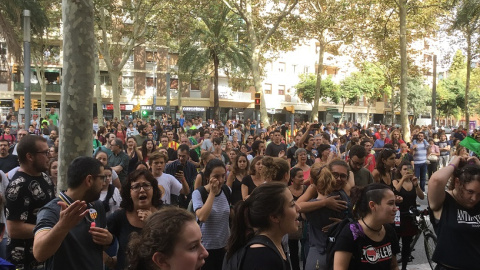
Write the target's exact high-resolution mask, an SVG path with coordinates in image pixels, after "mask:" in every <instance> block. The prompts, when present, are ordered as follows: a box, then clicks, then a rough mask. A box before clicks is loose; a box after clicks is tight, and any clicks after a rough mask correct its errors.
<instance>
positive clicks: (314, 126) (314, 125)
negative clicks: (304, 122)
mask: <svg viewBox="0 0 480 270" xmlns="http://www.w3.org/2000/svg"><path fill="white" fill-rule="evenodd" d="M312 128H320V124H313V125H312Z"/></svg>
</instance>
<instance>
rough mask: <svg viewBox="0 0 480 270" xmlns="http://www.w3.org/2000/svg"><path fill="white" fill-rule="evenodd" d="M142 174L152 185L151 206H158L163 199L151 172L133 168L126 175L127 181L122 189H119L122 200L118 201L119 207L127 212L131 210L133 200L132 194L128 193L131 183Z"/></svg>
mask: <svg viewBox="0 0 480 270" xmlns="http://www.w3.org/2000/svg"><path fill="white" fill-rule="evenodd" d="M142 176H143V177H144V178H145V180H147V181H148V182H149V183H150V184H151V185H152V190H153V196H152V206H153V207H155V208H158V207H160V205H162V204H163V201H162V200H161V198H162V192H161V191H160V188H159V187H158V181H157V179H155V177H153V175H152V173H151V172H149V171H148V170H135V171H133V172H131V173H130V174H129V175H128V177H127V181H125V183H123V185H122V190H121V191H120V195H121V196H122V202H121V203H120V207H122V208H123V209H125V211H127V212H131V211H133V200H132V196H131V195H130V191H131V186H132V183H133V182H135V181H137V180H138V179H139V178H140V177H142Z"/></svg>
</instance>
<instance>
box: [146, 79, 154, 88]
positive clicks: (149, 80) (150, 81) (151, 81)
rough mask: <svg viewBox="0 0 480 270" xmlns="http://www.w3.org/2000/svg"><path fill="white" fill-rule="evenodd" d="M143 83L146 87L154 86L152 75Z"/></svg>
mask: <svg viewBox="0 0 480 270" xmlns="http://www.w3.org/2000/svg"><path fill="white" fill-rule="evenodd" d="M145 84H146V86H147V87H155V80H154V79H153V77H147V78H146V82H145Z"/></svg>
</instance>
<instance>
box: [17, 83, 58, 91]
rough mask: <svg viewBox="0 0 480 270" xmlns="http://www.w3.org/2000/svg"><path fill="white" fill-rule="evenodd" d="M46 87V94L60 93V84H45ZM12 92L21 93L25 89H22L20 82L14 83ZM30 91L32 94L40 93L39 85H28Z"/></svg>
mask: <svg viewBox="0 0 480 270" xmlns="http://www.w3.org/2000/svg"><path fill="white" fill-rule="evenodd" d="M46 86H47V93H60V92H61V91H62V85H61V84H47V85H46ZM13 90H14V91H20V92H23V91H24V90H25V87H24V85H23V83H22V82H16V83H14V85H13ZM30 90H31V91H32V92H41V91H42V89H41V88H40V84H39V83H32V84H31V85H30Z"/></svg>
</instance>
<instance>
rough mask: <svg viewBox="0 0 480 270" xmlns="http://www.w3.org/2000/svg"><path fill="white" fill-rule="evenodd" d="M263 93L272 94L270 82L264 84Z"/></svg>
mask: <svg viewBox="0 0 480 270" xmlns="http://www.w3.org/2000/svg"><path fill="white" fill-rule="evenodd" d="M265 94H272V84H270V83H266V84H265Z"/></svg>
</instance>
